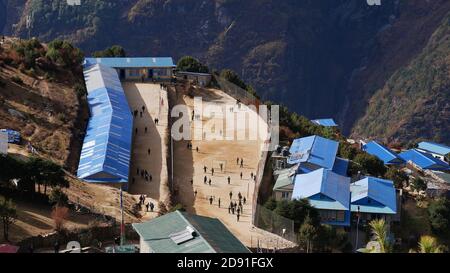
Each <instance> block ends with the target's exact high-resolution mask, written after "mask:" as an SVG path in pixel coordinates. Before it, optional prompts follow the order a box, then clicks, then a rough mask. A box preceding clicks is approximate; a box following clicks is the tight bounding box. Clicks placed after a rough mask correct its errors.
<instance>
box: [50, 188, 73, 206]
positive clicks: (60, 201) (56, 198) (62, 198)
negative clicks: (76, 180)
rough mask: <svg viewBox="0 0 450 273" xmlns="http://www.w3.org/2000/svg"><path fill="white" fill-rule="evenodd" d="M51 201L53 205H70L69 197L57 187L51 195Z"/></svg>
mask: <svg viewBox="0 0 450 273" xmlns="http://www.w3.org/2000/svg"><path fill="white" fill-rule="evenodd" d="M49 201H50V203H51V204H52V205H57V206H66V205H67V204H68V203H69V197H68V196H67V194H65V193H64V192H63V191H62V189H61V188H60V187H55V188H53V190H52V192H51V193H50V196H49Z"/></svg>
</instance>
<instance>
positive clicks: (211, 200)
mask: <svg viewBox="0 0 450 273" xmlns="http://www.w3.org/2000/svg"><path fill="white" fill-rule="evenodd" d="M213 201H214V199H213V198H212V196H211V197H209V204H210V205H212V203H213Z"/></svg>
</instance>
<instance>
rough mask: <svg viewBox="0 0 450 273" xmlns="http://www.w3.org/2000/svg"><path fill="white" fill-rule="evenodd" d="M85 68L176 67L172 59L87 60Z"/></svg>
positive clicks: (125, 58)
mask: <svg viewBox="0 0 450 273" xmlns="http://www.w3.org/2000/svg"><path fill="white" fill-rule="evenodd" d="M85 61H86V63H85V66H91V65H94V64H102V65H105V66H109V67H113V68H148V67H155V68H158V67H161V68H162V67H166V68H167V67H175V64H174V63H173V59H172V58H171V57H155V58H152V57H148V58H127V57H124V58H86V59H85Z"/></svg>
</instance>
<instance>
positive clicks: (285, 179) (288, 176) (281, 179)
mask: <svg viewBox="0 0 450 273" xmlns="http://www.w3.org/2000/svg"><path fill="white" fill-rule="evenodd" d="M294 174H295V173H294ZM293 184H294V177H293V175H292V170H291V169H284V170H280V171H278V177H277V180H276V181H275V185H274V186H273V190H277V189H281V188H284V187H286V186H289V185H293Z"/></svg>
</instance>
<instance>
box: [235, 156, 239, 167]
mask: <svg viewBox="0 0 450 273" xmlns="http://www.w3.org/2000/svg"><path fill="white" fill-rule="evenodd" d="M236 165H239V157H238V158H237V159H236Z"/></svg>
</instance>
